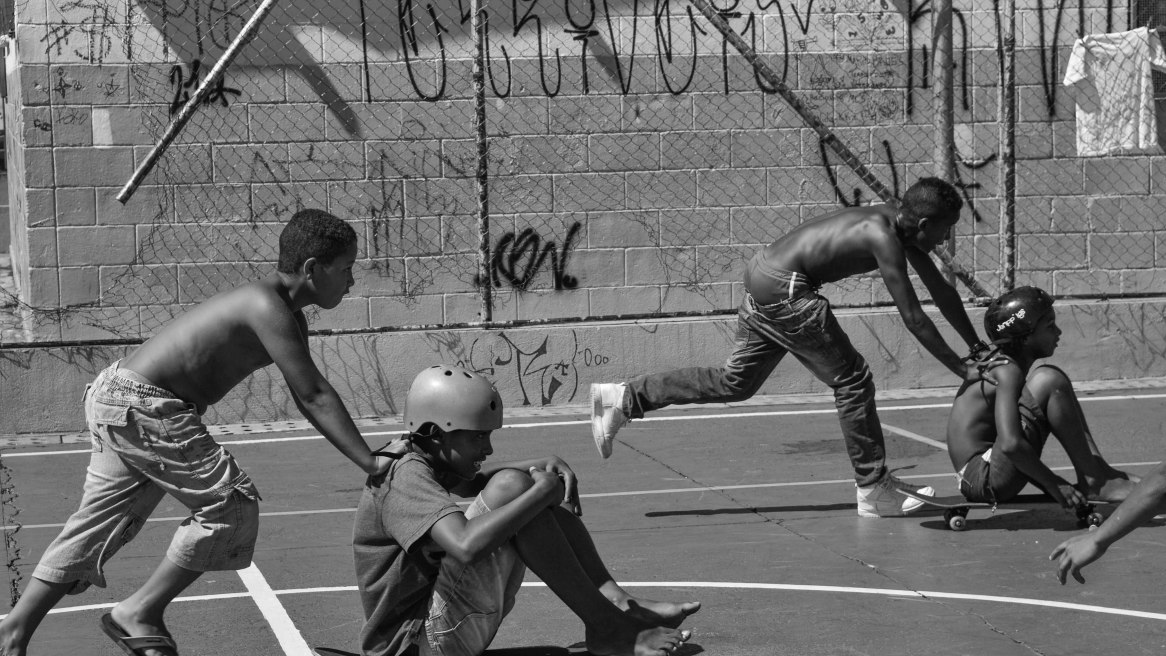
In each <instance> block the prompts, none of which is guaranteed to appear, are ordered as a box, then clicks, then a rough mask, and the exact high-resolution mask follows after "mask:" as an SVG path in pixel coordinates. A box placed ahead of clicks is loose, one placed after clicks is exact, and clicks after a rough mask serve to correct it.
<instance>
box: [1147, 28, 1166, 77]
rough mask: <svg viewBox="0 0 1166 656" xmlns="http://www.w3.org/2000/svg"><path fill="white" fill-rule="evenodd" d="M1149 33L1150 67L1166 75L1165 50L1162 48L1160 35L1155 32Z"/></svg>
mask: <svg viewBox="0 0 1166 656" xmlns="http://www.w3.org/2000/svg"><path fill="white" fill-rule="evenodd" d="M1149 32H1150V66H1151V67H1152V68H1153V69H1154V70H1156V71H1162V72H1164V73H1166V49H1163V48H1162V35H1161V33H1159V32H1158V31H1157V30H1149Z"/></svg>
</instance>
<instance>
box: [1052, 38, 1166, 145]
mask: <svg viewBox="0 0 1166 656" xmlns="http://www.w3.org/2000/svg"><path fill="white" fill-rule="evenodd" d="M1152 70H1159V71H1166V53H1164V52H1163V48H1162V40H1161V39H1160V38H1159V37H1158V34H1157V32H1153V31H1151V30H1149V29H1148V28H1145V27H1143V28H1139V29H1136V30H1130V31H1128V32H1116V33H1113V34H1095V35H1089V36H1086V37H1083V38H1080V39H1077V41H1076V42H1074V43H1073V52H1072V54H1071V55H1070V56H1069V64H1068V67H1067V69H1066V70H1065V79H1064V84H1065V86H1067V87H1070V88H1071V89H1072V92H1073V96H1074V100H1075V101H1076V103H1077V154H1078V155H1079V156H1089V155H1108V154H1110V153H1114V152H1119V151H1134V152H1138V151H1141V152H1159V145H1158V130H1157V118H1156V116H1155V114H1154V83H1153V78H1152V73H1151V71H1152Z"/></svg>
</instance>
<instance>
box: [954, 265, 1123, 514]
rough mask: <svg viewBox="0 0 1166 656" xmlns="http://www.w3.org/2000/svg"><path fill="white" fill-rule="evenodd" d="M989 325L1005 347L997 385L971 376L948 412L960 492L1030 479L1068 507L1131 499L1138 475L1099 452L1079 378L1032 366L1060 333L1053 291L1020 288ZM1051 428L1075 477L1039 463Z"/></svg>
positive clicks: (992, 307)
mask: <svg viewBox="0 0 1166 656" xmlns="http://www.w3.org/2000/svg"><path fill="white" fill-rule="evenodd" d="M984 328H985V330H986V331H987V334H988V338H989V339H990V340H992V342H993V344H995V345H997V346H998V347H999V349H1000V352H999V356H998V358H997V360H998V363H997V364H996V365H995V366H994V367H993V369H992V377H993V379H994V380H995V382H996V384H995V385H989V384H986V383H985V382H984V381H968V382H965V383H964V384H963V386H962V387H960V390H959V392H958V393H957V394H956V398H955V401H954V402H953V404H952V408H951V415H950V416H949V417H948V424H947V446H948V454H949V455H950V456H951V464H952V466H953V467H955V469H956V471H957V472H958V474H957V476H958V478H959V480H960V492H961V493H962V494H963V495H964V496H965V497H967V499H968V500H969V501H982V502H986V503H996V502H1000V501H1007V500H1009V499H1011V498H1013V497H1015V496H1016V495H1017V494H1019V493H1020V491H1021V489H1023V488H1024V486H1025V485H1027V484H1028V483H1030V482H1031V483H1033V484H1034V485H1036V486H1037V487H1039V488H1040V489H1042V490H1044V491H1045V492H1046V493H1048V494H1049V495H1050V496H1052V497H1053V498H1054V499H1056V500H1057V502H1058V503H1060V504H1061V505H1062V506H1064V507H1066V508H1072V507H1076V506H1080V505H1082V504H1084V503H1085V502H1086V500H1089V499H1094V500H1106V501H1118V500H1121V499H1124V498H1126V496H1127V495H1128V494H1129V493H1130V490H1131V489H1132V488H1133V486H1134V483H1136V481H1137V479H1136V478H1135V479H1133V480H1131V477H1130V476H1129V475H1128V474H1126V473H1124V472H1120V471H1118V470H1116V469H1114V468H1113V467H1111V466H1110V465H1109V463H1107V462H1106V461H1105V459H1104V458H1102V457H1101V452H1100V451H1098V449H1097V444H1095V443H1094V441H1093V436H1092V434H1091V433H1090V432H1089V425H1088V424H1087V423H1086V422H1085V414H1084V412H1082V410H1081V404H1080V403H1079V402H1078V401H1077V395H1076V393H1075V392H1074V391H1073V382H1072V381H1071V380H1069V377H1068V375H1066V374H1065V372H1064V371H1062V370H1061V369H1059V368H1057V367H1055V366H1053V365H1050V364H1041V365H1038V366H1036V367H1034V366H1033V363H1034V362H1036V361H1037V360H1039V359H1041V358H1047V357H1049V356H1051V355H1052V354H1053V352H1054V351H1056V348H1057V343H1058V341H1059V340H1060V336H1061V329H1060V328H1058V327H1057V319H1056V314H1055V312H1054V310H1053V299H1052V297H1051V296H1049V295H1048V294H1047V293H1046V292H1044V291H1043V290H1041V289H1037V288H1036V287H1017V288H1016V289H1014V290H1012V291H1010V292H1008V293H1006V294H1003V295H1002V296H1000V297H999V298H997V299H995V300H994V301H992V302H991V303H990V304H989V305H988V309H987V310H986V311H985V313H984ZM1000 360H1002V362H1000ZM1050 434H1052V436H1053V437H1055V438H1056V439H1057V441H1058V442H1060V443H1061V445H1062V446H1063V447H1064V448H1065V452H1066V453H1067V454H1068V455H1069V460H1070V461H1071V462H1072V463H1073V469H1074V470H1075V471H1076V476H1077V481H1076V483H1075V484H1074V483H1070V482H1069V481H1066V480H1065V479H1063V478H1061V477H1060V476H1058V475H1057V474H1056V473H1054V472H1053V470H1051V469H1049V467H1048V466H1047V465H1045V464H1044V463H1043V462H1041V452H1042V451H1043V450H1044V446H1045V442H1046V441H1047V439H1048V437H1049V435H1050Z"/></svg>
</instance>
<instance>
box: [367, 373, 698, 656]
mask: <svg viewBox="0 0 1166 656" xmlns="http://www.w3.org/2000/svg"><path fill="white" fill-rule="evenodd" d="M501 426H502V399H501V398H500V397H499V396H498V392H497V391H496V390H495V389H494V386H493V385H492V384H491V383H490V381H489V380H487V379H486V378H484V377H483V376H481V375H479V374H475V373H471V372H469V371H466V370H464V369H461V368H459V367H453V366H447V365H438V366H434V367H430V368H428V369H426V370H424V371H422V372H421V373H420V374H418V376H417V378H416V379H414V381H413V384H412V386H411V387H410V389H409V395H408V397H407V398H406V400H405V427H406V429H407V430H408V431H409V435H408V436H407V437H406V438H405V439H404V440H401V441H398V442H394V443H393V444H392V445H391V447H392V450H393V451H394V452H396V453H401V454H403V455H401V457H400V459H399V460H396V461H395V462H394V463H393V465H392V467H391V468H390V469H389V471H388V472H387V473H386V474H384V475H381V476H370V477H369V479H368V482H367V483H366V486H365V489H364V493H363V494H362V496H361V499H360V504H359V506H358V507H357V511H356V526H355V529H354V531H353V548H354V551H355V561H356V576H357V581H358V585H359V588H360V596H361V602H362V604H363V606H364V615H365V620H366V622H365V625H364V628H363V629H362V631H361V634H360V647H361V652H362V653H363V654H365V655H366V656H384V655H392V656H397V655H402V654H407V655H410V656H424V655H428V654H440V655H442V656H477V655H478V654H481V653H482V652H483V651H485V650H486V647H488V646H489V644H490V642H491V640H493V638H494V635H495V633H497V631H498V627H499V626H500V625H501V623H502V618H503V617H505V616H506V614H507V613H509V612H510V609H511V608H512V607H513V606H514V599H515V595H516V594H517V592H518V588H519V586H520V585H521V584H522V578H523V575H524V573H525V571H526V567H530V569H531V571H533V572H534V573H535V574H537V575H538V576H539V578H541V579H542V580H543V581H544V582H545V583H546V584H547V586H548V587H549V588H550V589H551V591H552V592H554V593H555V594H556V595H557V596H558V597H559V598H560V599H562V600H563V602H564V603H566V604H567V606H568V607H569V608H570V609H571V610H572V611H573V612H574V613H575V614H576V615H578V616H579V618H580V619H582V620H583V624H584V626H585V629H586V642H587V649H588V650H589V651H590V652H591V653H592V654H595V655H596V656H602V655H605V654H621V655H622V654H626V655H629V656H631V655H633V654H634V655H635V656H665V655H667V654H670V653H671V652H672V651H673V650H675V649H676V648H677V647H679V646H680V645H681V644H682V643H683V642H684V641H685V640H686V639H687V638H688V636H689V632H688V631H680V630H678V629H676V628H675V627H676V626H678V625H679V624H680V623H681V622H682V621H683V620H684V618H685V617H687V616H688V615H691V614H692V613H695V612H696V611H697V610H698V609H699V608H700V604H698V603H695V602H690V603H683V604H678V603H664V602H655V601H648V600H644V599H637V598H636V597H633V596H631V595H629V594H628V593H627V592H626V591H624V590H623V588H621V587H620V586H619V585H618V584H617V583H616V582H615V581H614V580H612V578H611V575H610V574H608V572H607V569H606V568H605V566H604V564H603V561H602V560H601V559H600V557H599V555H598V553H596V550H595V545H594V544H593V543H592V541H591V537H590V535H589V534H588V532H587V529H586V527H585V526H584V525H583V522H582V521H581V520H580V519H579V518H578V517H577V514H579V502H578V490H577V488H576V480H575V474H574V473H573V472H572V471H571V468H570V467H568V466H567V464H566V463H565V462H563V461H562V460H560V459H559V458H557V457H554V456H551V457H547V458H534V459H530V460H522V461H519V462H509V463H499V464H492V465H484V464H483V463H484V461H485V460H486V458H487V457H488V456H489V455H490V454H491V453H493V449H492V448H491V445H490V433H491V431H494V430H496V429H497V428H499V427H501ZM455 491H456V493H457V494H458V495H465V496H469V495H473V494H476V495H477V497H476V498H475V499H474V501H473V503H472V504H470V506H469V508H467V509H466V511H465V512H464V513H463V512H462V511H461V510H460V509H459V508H458V506H457V504H456V501H455V498H454V497H453V496H452V495H451V492H455ZM560 503H563V504H565V505H566V506H570V508H571V510H568V509H567V508H566V507H564V505H560ZM572 511H573V512H572Z"/></svg>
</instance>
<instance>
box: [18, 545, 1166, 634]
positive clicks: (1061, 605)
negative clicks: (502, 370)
mask: <svg viewBox="0 0 1166 656" xmlns="http://www.w3.org/2000/svg"><path fill="white" fill-rule="evenodd" d="M251 567H254V565H252V566H251ZM249 569H250V568H249ZM243 571H247V570H243ZM256 571H258V570H256ZM242 575H243V572H240V576H242ZM261 576H262V575H261ZM264 585H266V581H264ZM620 586H621V587H625V588H715V589H728V590H785V591H790V592H833V593H842V594H873V595H883V596H888V597H914V598H917V599H958V600H961V601H987V602H994V603H1002V604H1019V605H1023V606H1040V607H1044V608H1058V609H1062V610H1078V611H1083V612H1087V613H1103V614H1106V615H1124V616H1126V617H1139V618H1142V619H1149V620H1166V613H1151V612H1148V611H1142V610H1132V609H1128V608H1113V607H1110V606H1096V605H1093V604H1075V603H1071V602H1067V601H1051V600H1048V599H1032V598H1026V597H1002V596H998V595H980V594H965V593H960V592H939V591H934V590H895V589H893V588H858V587H849V586H839V585H800V584H794V583H747V582H731V581H627V582H620ZM522 587H524V588H545V587H546V584H545V583H543V582H541V581H530V582H525V583H523V584H522ZM267 590H268V591H269V593H270V595H271V600H272V601H273V602H274V603H275V604H277V605H279V608H280V609H281V610H282V609H283V605H282V604H280V603H279V600H278V599H275V597H276V596H277V595H291V594H322V593H327V592H356V590H357V588H356V586H354V585H345V586H334V587H326V588H295V589H290V590H272V589H271V588H270V587H268V588H267ZM246 596H248V595H247V594H245V593H229V594H219V595H200V596H197V597H178V598H177V599H175V600H174V601H176V602H180V601H210V600H216V599H237V598H239V597H246ZM113 606H114V605H113V604H94V605H89V606H68V607H65V608H54V609H52V610H50V611H49V614H60V613H75V612H79V611H88V610H98V609H104V608H113ZM285 615H286V613H285ZM5 617H7V616H6V615H0V619H4V618H5ZM288 621H289V622H290V621H291V620H290V618H289V619H288ZM273 626H274V625H273ZM292 630H294V631H295V633H296V636H297V637H299V638H300V639H301V640H302V639H303V638H302V636H300V635H299V630H298V629H295V627H294V626H292ZM276 635H279V634H278V633H277V634H276ZM281 644H282V643H281ZM305 647H306V644H305ZM300 653H306V654H308V656H311V653H312V652H311V650H310V649H309V651H307V652H296V651H287V654H288V655H289V656H298V655H299V654H300Z"/></svg>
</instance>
